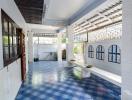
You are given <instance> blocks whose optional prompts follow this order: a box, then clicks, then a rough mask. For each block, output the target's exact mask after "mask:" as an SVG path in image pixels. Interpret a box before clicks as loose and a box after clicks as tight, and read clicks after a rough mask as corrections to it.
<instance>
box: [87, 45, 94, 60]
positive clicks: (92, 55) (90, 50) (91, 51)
mask: <svg viewBox="0 0 132 100" xmlns="http://www.w3.org/2000/svg"><path fill="white" fill-rule="evenodd" d="M88 57H89V58H94V48H93V46H92V45H89V46H88Z"/></svg>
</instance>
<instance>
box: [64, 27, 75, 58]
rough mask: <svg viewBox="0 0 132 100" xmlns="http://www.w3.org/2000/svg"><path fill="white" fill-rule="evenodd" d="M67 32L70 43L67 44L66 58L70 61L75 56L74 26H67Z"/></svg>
mask: <svg viewBox="0 0 132 100" xmlns="http://www.w3.org/2000/svg"><path fill="white" fill-rule="evenodd" d="M66 34H67V39H68V41H67V42H68V43H67V44H66V60H67V61H70V60H71V59H73V58H74V56H73V46H74V43H73V34H74V32H73V27H72V26H67V28H66Z"/></svg>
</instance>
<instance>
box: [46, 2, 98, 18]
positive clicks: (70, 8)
mask: <svg viewBox="0 0 132 100" xmlns="http://www.w3.org/2000/svg"><path fill="white" fill-rule="evenodd" d="M95 1H96V0H50V4H49V8H48V12H47V13H46V18H47V19H52V20H68V19H69V18H71V17H72V16H73V15H74V14H75V13H76V12H78V11H79V10H81V9H84V8H85V7H87V6H89V5H90V4H91V3H93V2H95Z"/></svg>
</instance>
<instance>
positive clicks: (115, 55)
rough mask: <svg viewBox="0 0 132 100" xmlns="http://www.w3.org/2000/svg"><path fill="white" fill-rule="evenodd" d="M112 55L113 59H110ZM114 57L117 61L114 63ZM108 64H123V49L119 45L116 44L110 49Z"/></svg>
mask: <svg viewBox="0 0 132 100" xmlns="http://www.w3.org/2000/svg"><path fill="white" fill-rule="evenodd" d="M114 47H115V49H114ZM110 49H111V51H110ZM114 50H115V51H114ZM110 55H111V57H112V58H111V59H110ZM118 56H119V59H120V60H119V61H118V60H117V58H118ZM114 57H115V61H114ZM108 62H112V63H117V64H121V49H120V47H119V46H118V45H116V44H114V45H111V46H110V47H109V48H108Z"/></svg>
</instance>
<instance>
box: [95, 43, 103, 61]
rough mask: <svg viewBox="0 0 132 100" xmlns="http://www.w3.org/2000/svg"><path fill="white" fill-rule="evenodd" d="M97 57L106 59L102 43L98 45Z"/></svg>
mask: <svg viewBox="0 0 132 100" xmlns="http://www.w3.org/2000/svg"><path fill="white" fill-rule="evenodd" d="M96 59H98V60H104V59H105V49H104V47H103V46H102V45H98V46H97V48H96Z"/></svg>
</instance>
